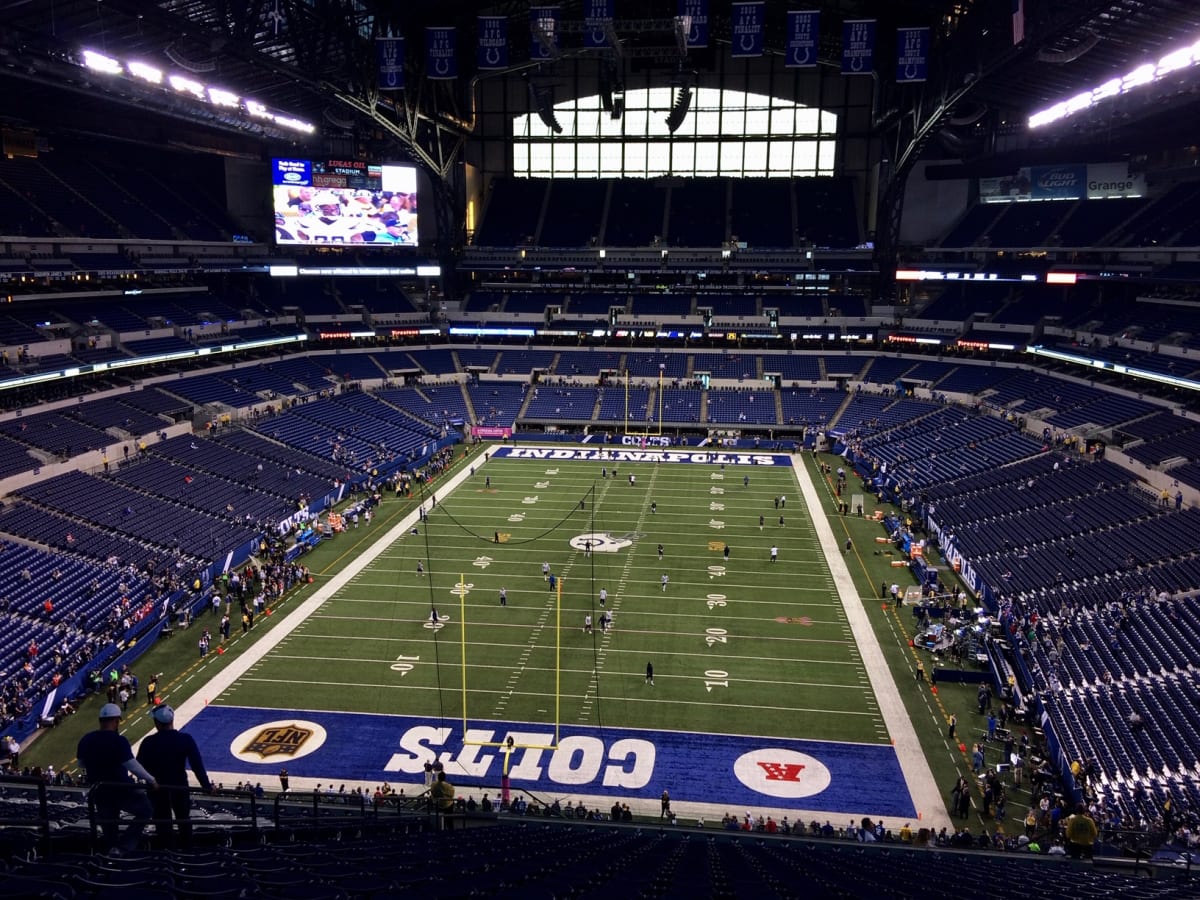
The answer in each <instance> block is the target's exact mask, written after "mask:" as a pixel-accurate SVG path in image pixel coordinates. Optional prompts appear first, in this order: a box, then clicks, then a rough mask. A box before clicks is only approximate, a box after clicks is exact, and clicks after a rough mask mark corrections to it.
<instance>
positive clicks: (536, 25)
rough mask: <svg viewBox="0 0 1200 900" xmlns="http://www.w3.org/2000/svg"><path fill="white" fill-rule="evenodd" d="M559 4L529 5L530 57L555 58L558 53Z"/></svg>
mask: <svg viewBox="0 0 1200 900" xmlns="http://www.w3.org/2000/svg"><path fill="white" fill-rule="evenodd" d="M559 13H561V10H560V9H559V8H558V7H557V6H531V7H529V58H530V59H553V58H554V56H555V55H556V54H557V53H558V16H559Z"/></svg>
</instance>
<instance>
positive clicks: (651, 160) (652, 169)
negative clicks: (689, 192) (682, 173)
mask: <svg viewBox="0 0 1200 900" xmlns="http://www.w3.org/2000/svg"><path fill="white" fill-rule="evenodd" d="M670 172H671V145H670V144H669V143H665V142H660V143H653V144H647V145H646V177H648V178H654V177H655V176H657V175H668V174H670Z"/></svg>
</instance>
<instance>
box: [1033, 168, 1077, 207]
mask: <svg viewBox="0 0 1200 900" xmlns="http://www.w3.org/2000/svg"><path fill="white" fill-rule="evenodd" d="M1029 174H1030V180H1031V181H1032V182H1033V187H1032V189H1031V190H1030V199H1031V200H1078V199H1080V198H1081V197H1083V196H1084V194H1085V192H1086V190H1087V166H1075V165H1071V166H1032V167H1031V168H1030V170H1029Z"/></svg>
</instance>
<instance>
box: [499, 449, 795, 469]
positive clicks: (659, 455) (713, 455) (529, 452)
mask: <svg viewBox="0 0 1200 900" xmlns="http://www.w3.org/2000/svg"><path fill="white" fill-rule="evenodd" d="M490 452H491V454H492V456H495V457H498V458H501V459H535V460H546V461H548V462H562V461H564V460H567V461H570V460H580V461H583V462H588V461H591V462H597V463H610V464H611V463H622V462H628V463H655V462H660V463H692V464H695V465H704V466H715V465H720V466H790V465H791V464H792V458H791V457H790V456H787V455H785V454H782V453H738V452H736V451H729V450H686V449H685V450H669V449H662V448H657V449H656V448H654V447H649V448H647V449H645V450H634V449H632V448H630V447H596V448H594V449H593V448H588V449H583V450H579V449H562V450H560V449H555V448H553V447H496V448H494V449H492V450H491V451H490Z"/></svg>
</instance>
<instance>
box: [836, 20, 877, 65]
mask: <svg viewBox="0 0 1200 900" xmlns="http://www.w3.org/2000/svg"><path fill="white" fill-rule="evenodd" d="M874 69H875V20H874V19H848V20H847V21H846V22H844V23H843V24H842V74H843V75H870V74H871V73H872V72H873V71H874Z"/></svg>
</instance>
